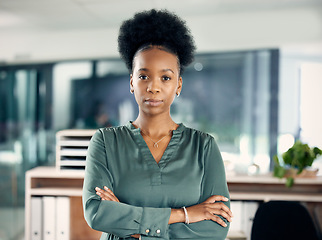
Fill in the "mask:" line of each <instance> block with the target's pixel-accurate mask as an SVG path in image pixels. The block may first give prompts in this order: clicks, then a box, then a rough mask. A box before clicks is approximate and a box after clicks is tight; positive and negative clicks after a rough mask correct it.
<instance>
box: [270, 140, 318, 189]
mask: <svg viewBox="0 0 322 240" xmlns="http://www.w3.org/2000/svg"><path fill="white" fill-rule="evenodd" d="M319 155H322V150H321V149H319V148H318V147H314V148H310V147H309V146H308V144H304V143H302V142H301V141H299V140H298V141H296V142H295V143H294V145H293V146H292V147H291V148H289V149H288V150H287V151H286V152H284V153H283V154H282V161H279V159H278V157H277V155H275V156H274V162H275V166H274V173H273V175H274V176H275V177H278V178H284V177H285V178H286V184H285V185H286V186H287V187H292V186H293V183H294V177H298V176H303V177H305V175H306V176H310V175H311V176H312V174H308V173H309V171H307V170H306V168H308V167H311V166H312V163H313V161H314V160H315V159H316V158H317V157H318V156H319ZM317 171H318V170H315V171H314V172H313V175H315V176H316V173H317Z"/></svg>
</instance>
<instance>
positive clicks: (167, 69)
mask: <svg viewBox="0 0 322 240" xmlns="http://www.w3.org/2000/svg"><path fill="white" fill-rule="evenodd" d="M139 71H144V72H149V69H147V68H140V69H139ZM160 72H172V73H173V74H174V71H173V70H172V69H170V68H166V69H162V70H161V71H160Z"/></svg>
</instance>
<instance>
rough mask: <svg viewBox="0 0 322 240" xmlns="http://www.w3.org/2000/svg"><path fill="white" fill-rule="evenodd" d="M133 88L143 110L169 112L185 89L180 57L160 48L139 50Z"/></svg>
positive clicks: (134, 62)
mask: <svg viewBox="0 0 322 240" xmlns="http://www.w3.org/2000/svg"><path fill="white" fill-rule="evenodd" d="M130 85H131V90H132V91H134V95H135V99H136V102H137V103H138V105H139V108H140V111H143V112H144V113H147V114H149V115H156V114H161V113H166V112H167V113H169V112H170V106H171V104H172V102H173V100H174V97H175V96H176V94H178V93H180V91H181V87H182V78H181V77H180V73H179V66H178V59H177V57H176V55H174V54H172V53H169V52H166V51H164V50H161V49H159V48H157V47H152V48H149V49H146V50H143V51H139V52H138V53H137V54H136V55H135V57H134V60H133V71H132V74H131V81H130Z"/></svg>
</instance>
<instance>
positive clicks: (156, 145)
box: [141, 130, 172, 148]
mask: <svg viewBox="0 0 322 240" xmlns="http://www.w3.org/2000/svg"><path fill="white" fill-rule="evenodd" d="M141 133H143V134H144V135H145V136H147V137H148V138H150V136H149V135H148V134H146V133H145V132H143V131H142V130H141ZM171 133H172V130H170V131H169V133H168V134H167V135H165V136H164V137H162V138H161V139H160V140H158V141H156V142H155V141H153V139H152V138H150V140H151V141H152V142H153V143H154V144H153V147H155V148H158V147H159V144H158V143H159V142H161V141H162V140H163V139H165V137H167V136H169V135H170V134H171Z"/></svg>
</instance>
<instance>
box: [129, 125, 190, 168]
mask: <svg viewBox="0 0 322 240" xmlns="http://www.w3.org/2000/svg"><path fill="white" fill-rule="evenodd" d="M178 125H179V126H178V127H177V129H175V130H173V131H172V137H171V140H170V142H169V144H168V146H167V148H166V149H165V151H164V153H163V155H162V157H161V159H160V161H159V163H157V162H156V161H155V159H154V157H153V155H152V153H151V151H150V149H149V147H148V145H147V144H146V142H145V141H144V139H143V137H142V135H141V129H140V128H135V127H134V126H133V124H132V121H129V122H128V123H127V124H126V127H127V128H128V129H129V130H130V131H131V132H132V133H133V136H134V139H135V142H136V143H137V145H138V146H139V150H140V151H141V153H142V155H143V158H144V161H145V162H146V163H147V164H148V165H149V167H150V168H153V169H156V168H158V169H159V170H161V169H163V168H164V167H165V166H166V164H167V163H168V162H169V161H170V160H171V157H172V155H173V153H174V152H175V151H176V150H177V148H178V142H179V141H180V138H181V135H182V132H183V130H184V129H185V126H184V125H183V124H182V123H179V124H178Z"/></svg>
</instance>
